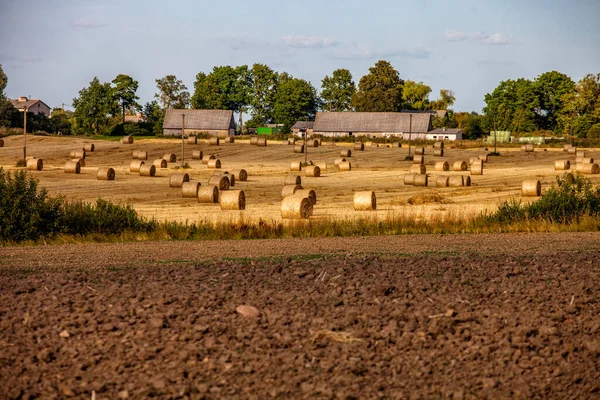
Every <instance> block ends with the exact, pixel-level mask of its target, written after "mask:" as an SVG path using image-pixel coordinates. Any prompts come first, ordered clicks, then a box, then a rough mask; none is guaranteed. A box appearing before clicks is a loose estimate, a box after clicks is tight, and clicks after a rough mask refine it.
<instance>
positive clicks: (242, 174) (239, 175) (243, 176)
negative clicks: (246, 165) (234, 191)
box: [231, 169, 248, 182]
mask: <svg viewBox="0 0 600 400" xmlns="http://www.w3.org/2000/svg"><path fill="white" fill-rule="evenodd" d="M231 174H232V175H235V177H236V179H237V180H238V181H240V182H246V181H247V180H248V173H247V172H246V170H245V169H234V170H232V171H231Z"/></svg>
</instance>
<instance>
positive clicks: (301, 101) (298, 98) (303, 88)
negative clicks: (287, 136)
mask: <svg viewBox="0 0 600 400" xmlns="http://www.w3.org/2000/svg"><path fill="white" fill-rule="evenodd" d="M318 107H319V99H318V96H317V91H316V89H315V88H314V87H313V86H312V85H311V84H310V83H309V82H307V81H305V80H304V79H297V78H293V77H291V76H289V75H288V74H286V73H283V74H281V75H280V76H279V83H278V85H277V95H276V97H275V103H274V104H273V116H274V118H275V121H277V123H280V124H283V132H284V133H288V132H290V129H291V127H292V125H294V124H295V123H296V122H297V121H299V120H303V119H304V118H308V119H309V120H312V119H314V117H315V114H316V112H317V109H318Z"/></svg>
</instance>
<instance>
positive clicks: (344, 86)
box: [321, 69, 356, 111]
mask: <svg viewBox="0 0 600 400" xmlns="http://www.w3.org/2000/svg"><path fill="white" fill-rule="evenodd" d="M355 92H356V85H355V84H354V81H353V80H352V74H351V73H350V71H348V70H347V69H336V70H335V71H333V74H332V76H331V77H329V76H328V75H326V76H325V78H323V81H322V82H321V99H322V103H323V109H324V110H327V111H351V110H352V96H354V93H355Z"/></svg>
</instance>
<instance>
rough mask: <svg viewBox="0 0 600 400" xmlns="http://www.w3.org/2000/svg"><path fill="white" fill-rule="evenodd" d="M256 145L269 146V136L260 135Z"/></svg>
mask: <svg viewBox="0 0 600 400" xmlns="http://www.w3.org/2000/svg"><path fill="white" fill-rule="evenodd" d="M256 145H257V146H258V147H266V146H267V138H266V137H259V138H258V140H257V141H256Z"/></svg>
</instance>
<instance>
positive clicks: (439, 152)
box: [433, 149, 444, 157]
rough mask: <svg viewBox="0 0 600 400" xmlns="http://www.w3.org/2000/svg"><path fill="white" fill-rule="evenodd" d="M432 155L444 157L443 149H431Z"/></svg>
mask: <svg viewBox="0 0 600 400" xmlns="http://www.w3.org/2000/svg"><path fill="white" fill-rule="evenodd" d="M433 156H434V157H444V149H433Z"/></svg>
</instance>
